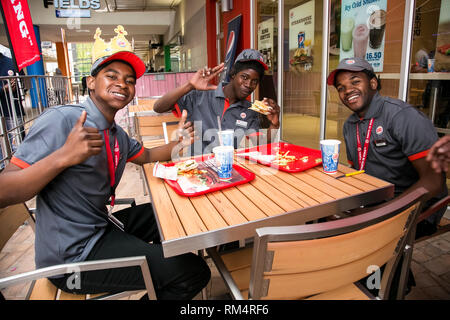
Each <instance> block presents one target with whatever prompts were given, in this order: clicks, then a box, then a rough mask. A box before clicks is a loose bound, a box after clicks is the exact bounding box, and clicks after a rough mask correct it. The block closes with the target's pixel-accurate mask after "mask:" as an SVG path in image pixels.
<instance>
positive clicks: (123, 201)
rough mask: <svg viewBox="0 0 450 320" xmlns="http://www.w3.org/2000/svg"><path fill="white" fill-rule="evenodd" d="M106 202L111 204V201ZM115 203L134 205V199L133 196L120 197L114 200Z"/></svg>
mask: <svg viewBox="0 0 450 320" xmlns="http://www.w3.org/2000/svg"><path fill="white" fill-rule="evenodd" d="M108 204H111V201H109V200H108ZM115 204H129V205H130V206H132V207H136V200H134V198H120V199H116V200H115Z"/></svg>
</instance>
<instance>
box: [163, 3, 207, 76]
mask: <svg viewBox="0 0 450 320" xmlns="http://www.w3.org/2000/svg"><path fill="white" fill-rule="evenodd" d="M177 35H183V37H184V44H183V45H182V46H181V48H180V56H181V57H182V56H183V53H184V54H185V56H186V57H187V55H188V50H189V49H190V51H191V70H192V71H195V70H198V69H200V68H202V67H204V66H205V65H207V62H208V56H207V50H206V8H205V0H183V1H182V2H181V3H180V5H179V6H178V10H177V13H176V18H175V23H174V24H172V25H171V26H170V27H169V30H168V32H167V33H166V34H165V35H164V44H165V45H166V44H169V43H176V42H177V39H176V38H177ZM183 71H188V70H187V66H185V70H183Z"/></svg>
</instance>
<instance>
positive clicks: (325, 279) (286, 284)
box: [249, 188, 427, 299]
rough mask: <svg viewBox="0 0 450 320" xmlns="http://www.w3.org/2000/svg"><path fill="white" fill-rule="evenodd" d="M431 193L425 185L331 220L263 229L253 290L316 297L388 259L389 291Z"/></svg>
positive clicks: (384, 285) (385, 284)
mask: <svg viewBox="0 0 450 320" xmlns="http://www.w3.org/2000/svg"><path fill="white" fill-rule="evenodd" d="M426 193H427V191H426V190H425V189H423V188H420V189H417V190H415V191H414V192H412V193H410V194H408V195H407V196H405V197H402V198H399V199H394V200H391V201H390V202H388V203H386V204H384V205H382V206H378V207H375V208H374V209H373V210H371V211H369V212H367V213H365V214H362V215H359V216H354V217H350V218H345V219H341V220H336V221H332V222H325V223H317V224H308V225H301V226H288V227H267V228H260V229H258V230H257V231H256V233H257V235H256V236H255V245H254V250H253V260H252V268H251V276H250V287H249V296H250V297H251V298H252V299H300V298H306V297H311V296H314V295H318V294H323V293H326V292H328V291H331V290H336V289H339V288H343V287H345V286H348V285H351V284H352V283H354V282H356V281H358V280H360V279H363V278H364V277H366V276H368V275H370V273H371V272H373V271H374V268H373V267H374V266H376V267H381V266H383V265H385V264H386V263H387V264H386V267H385V271H384V272H383V278H382V279H381V280H380V282H381V291H380V292H381V295H384V293H385V292H389V288H390V284H391V279H392V275H393V272H392V270H394V271H395V267H396V266H397V264H398V260H399V258H400V253H402V252H403V249H404V248H405V245H406V243H407V240H408V243H409V245H411V246H412V245H413V244H412V242H413V240H414V235H412V236H411V234H413V233H415V223H416V219H417V215H418V211H419V210H420V207H421V204H422V199H423V197H424V195H425V194H426ZM404 260H405V259H404ZM408 262H409V261H406V262H404V263H408ZM382 298H386V296H383V297H382Z"/></svg>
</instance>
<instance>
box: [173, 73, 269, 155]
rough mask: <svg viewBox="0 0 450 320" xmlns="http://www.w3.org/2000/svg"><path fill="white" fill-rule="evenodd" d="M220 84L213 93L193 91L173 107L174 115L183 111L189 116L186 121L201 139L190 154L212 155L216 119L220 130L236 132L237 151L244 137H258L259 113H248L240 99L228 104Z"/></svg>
mask: <svg viewBox="0 0 450 320" xmlns="http://www.w3.org/2000/svg"><path fill="white" fill-rule="evenodd" d="M224 85H226V83H223V82H221V83H219V85H218V86H217V89H216V90H206V91H202V90H192V91H190V92H189V93H187V94H186V95H184V96H183V97H181V98H180V99H179V100H178V101H177V103H176V104H175V106H174V107H175V110H174V114H175V115H177V116H181V113H182V111H183V110H186V111H187V113H188V118H187V121H191V122H193V123H194V128H195V132H196V134H197V136H198V137H200V138H201V139H199V140H197V141H195V142H194V144H193V145H192V147H191V152H192V154H193V155H197V154H201V153H211V152H212V148H213V147H215V146H217V145H219V142H218V137H217V131H218V127H219V125H218V121H217V117H219V119H220V122H221V127H222V130H227V129H232V130H234V132H235V134H234V135H235V138H234V147H235V148H237V147H238V146H239V144H240V142H241V140H242V138H243V137H244V136H249V135H252V134H258V131H259V129H260V127H261V126H260V121H259V117H258V113H257V112H255V111H253V110H249V109H248V108H249V107H250V106H251V102H250V101H247V100H241V101H238V102H236V103H233V104H232V105H230V102H229V101H228V99H227V98H225V95H224V93H223V86H224Z"/></svg>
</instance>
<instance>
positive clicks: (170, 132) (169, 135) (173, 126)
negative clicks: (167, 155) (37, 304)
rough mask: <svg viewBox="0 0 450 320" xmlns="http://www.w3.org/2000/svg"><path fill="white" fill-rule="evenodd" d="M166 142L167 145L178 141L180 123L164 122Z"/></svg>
mask: <svg viewBox="0 0 450 320" xmlns="http://www.w3.org/2000/svg"><path fill="white" fill-rule="evenodd" d="M162 126H163V132H164V142H165V143H166V144H167V143H169V142H170V141H172V140H174V139H176V131H177V129H178V121H169V122H163V124H162Z"/></svg>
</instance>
